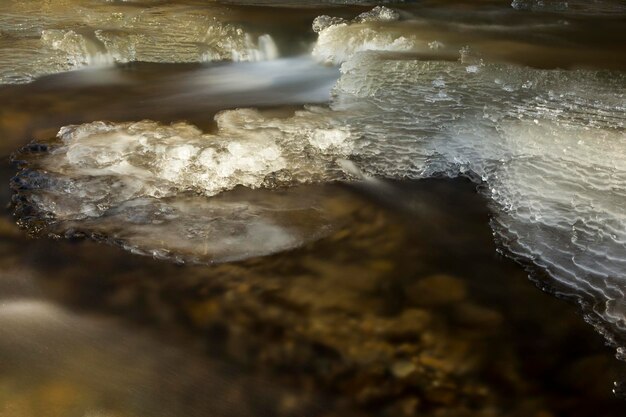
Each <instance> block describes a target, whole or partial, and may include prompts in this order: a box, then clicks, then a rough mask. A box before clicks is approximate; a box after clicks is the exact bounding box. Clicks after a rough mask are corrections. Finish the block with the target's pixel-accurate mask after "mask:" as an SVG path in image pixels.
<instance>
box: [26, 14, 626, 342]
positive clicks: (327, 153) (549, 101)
mask: <svg viewBox="0 0 626 417" xmlns="http://www.w3.org/2000/svg"><path fill="white" fill-rule="evenodd" d="M392 17H393V16H392ZM368 18H369V17H368ZM359 19H360V18H359ZM385 19H387V18H385ZM385 19H382V21H380V20H378V21H375V24H381V25H384V24H385V21H389V19H387V20H385ZM357 20H358V19H357ZM368 24H371V22H368ZM360 25H364V23H362V22H360V21H356V22H352V23H347V22H340V21H337V20H332V19H331V20H330V21H329V20H328V19H327V18H326V17H324V18H318V20H317V21H316V24H315V25H314V27H315V28H316V30H318V32H319V40H318V43H317V45H316V47H315V49H314V51H313V54H314V55H315V56H317V57H318V58H321V60H323V61H328V62H335V63H338V62H343V65H342V67H341V72H342V76H341V78H340V79H339V81H338V82H337V84H336V86H335V88H334V91H333V97H332V100H331V103H330V110H327V109H319V108H308V109H305V110H303V111H300V112H298V113H296V115H295V116H293V117H290V118H287V119H272V118H267V117H264V116H263V115H261V114H260V113H258V112H256V111H253V110H245V109H240V110H235V111H228V112H224V113H221V114H220V115H219V116H218V125H219V129H218V131H217V133H215V134H203V133H201V132H199V131H198V130H197V129H195V128H194V127H193V126H190V125H184V124H182V125H173V126H162V125H158V124H156V123H153V122H147V121H145V122H139V123H133V124H106V123H102V122H95V123H91V124H87V125H82V126H72V127H68V128H64V129H62V130H61V132H60V134H59V139H60V140H62V144H60V145H59V144H56V145H53V146H52V147H51V150H50V151H49V152H46V153H44V154H42V155H40V156H39V157H38V158H35V159H34V160H30V161H29V166H28V169H27V170H25V171H23V172H22V176H21V177H18V183H17V184H16V185H15V188H17V189H20V187H22V188H25V189H27V190H28V191H26V192H25V191H18V195H20V197H21V198H22V199H24V198H25V199H26V202H27V204H26V205H27V206H29V207H34V208H35V211H36V212H37V213H47V215H48V216H49V217H50V218H51V219H52V223H53V224H54V222H57V223H56V224H57V225H58V222H64V221H65V222H70V223H71V222H76V221H81V222H87V223H83V224H84V225H87V226H88V227H87V228H88V229H90V230H94V229H98V231H99V232H100V233H105V234H106V233H108V232H107V227H108V226H107V224H106V222H109V221H110V220H109V219H116V220H115V221H116V222H117V223H119V224H125V223H128V222H129V221H130V220H128V219H131V218H134V217H133V216H132V215H130V214H128V213H131V212H133V210H135V208H134V207H135V206H132V207H133V208H132V210H130V207H131V206H128V204H135V203H132V202H133V201H134V202H137V204H138V206H139V207H141V206H142V204H144V202H150V203H149V204H147V206H148V207H150V210H153V211H154V210H155V209H154V207H157V206H158V204H161V203H160V202H162V201H169V200H167V199H172V201H174V202H175V201H176V198H177V196H180V195H182V194H184V193H189V192H191V193H194V194H195V195H203V196H205V197H206V196H212V195H216V194H218V193H220V192H224V191H226V190H232V189H235V188H236V187H237V186H246V187H251V188H255V187H276V186H285V185H293V184H299V183H303V182H324V181H331V180H337V179H342V178H345V176H346V173H344V172H343V170H342V169H341V168H340V167H341V166H343V167H349V166H354V165H356V166H357V167H358V169H359V170H361V171H362V172H363V176H364V177H382V178H411V179H419V178H426V177H432V176H451V177H452V176H458V175H467V176H469V177H470V178H473V179H474V180H475V181H476V182H477V183H478V184H480V189H481V192H482V193H484V195H485V196H486V197H487V198H488V199H489V201H490V202H491V203H490V204H491V208H492V210H493V219H492V227H493V231H494V236H495V239H496V240H497V242H498V243H499V245H500V248H501V250H502V251H503V253H506V254H508V255H510V256H512V257H514V258H516V259H518V260H520V261H522V262H523V263H524V264H525V265H534V267H535V271H540V272H542V273H543V272H545V273H547V275H548V276H549V277H550V278H549V280H547V281H542V285H544V286H546V287H548V288H550V289H552V290H553V291H557V292H560V293H561V294H565V295H568V296H571V297H575V298H576V299H577V300H578V301H580V303H581V304H582V305H583V306H584V307H585V311H586V312H587V314H588V319H589V320H590V321H592V322H594V323H595V324H596V325H598V326H599V328H601V330H602V331H603V332H605V334H606V335H607V336H608V337H622V340H623V341H624V340H626V338H624V336H623V334H624V332H625V331H626V307H625V304H624V301H623V300H624V298H625V291H626V204H625V203H626V131H625V127H626V126H625V124H626V76H625V75H624V74H623V73H620V72H610V71H592V70H540V69H531V68H525V67H519V66H513V65H506V64H485V63H483V62H482V61H481V60H479V59H474V58H473V57H472V55H471V52H469V51H468V50H464V51H463V53H462V56H461V59H460V60H458V61H438V60H428V61H420V60H416V59H406V58H403V57H397V56H392V55H390V54H388V53H385V51H388V50H389V49H388V46H389V45H394V43H395V40H393V37H392V38H389V39H391V42H390V43H389V42H388V41H389V39H385V40H384V42H383V44H384V45H387V46H386V47H378V46H377V47H376V48H369V47H363V45H366V46H367V45H372V42H374V43H375V42H377V40H376V39H382V38H381V37H385V36H391V35H389V32H386V31H385V30H374V29H373V28H372V27H371V26H367V27H365V26H360ZM346 30H349V31H351V32H350V33H349V34H348V35H349V36H348V40H347V41H345V38H342V37H345V36H346V34H345V31H346ZM369 30H372V31H373V32H368V31H369ZM342 31H344V32H342ZM355 31H356V32H355ZM355 33H356V34H357V35H355ZM371 33H373V35H371V36H370V34H371ZM335 36H336V37H335ZM341 39H343V40H344V41H345V42H344V43H341V42H340V40H341ZM355 39H356V40H355ZM364 39H365V41H364ZM329 45H330V46H331V47H332V48H330V49H329ZM427 47H428V46H427ZM369 49H376V50H377V51H373V50H369ZM329 50H331V52H328V51H329ZM31 159H32V158H31ZM343 159H350V160H351V161H352V164H346V163H341V161H342V160H343ZM338 162H340V163H339V164H338ZM348 171H353V170H350V169H349V170H348ZM42 177H43V178H44V179H43V180H42ZM42 184H43V185H42ZM146 199H148V200H146ZM153 201H159V203H158V204H156V205H155V204H153ZM129 202H131V203H129ZM168 204H169V203H168ZM172 204H173V203H172ZM127 208H128V210H127ZM112 210H113V211H112ZM159 210H160V209H159ZM120 211H121V212H124V213H126V214H124V216H126V217H122V218H121V219H122V220H118V218H116V217H110V216H111V215H112V214H111V213H117V212H120ZM165 211H167V210H165ZM151 213H152V212H151ZM114 216H115V215H114ZM151 218H152V214H151V215H150V216H148V217H147V219H151ZM138 224H147V221H139V222H138ZM55 227H58V228H59V229H60V230H67V227H64V226H63V225H61V226H55ZM141 227H144V226H141ZM145 227H148V226H145ZM194 227H196V228H199V229H198V230H201V231H202V230H204V229H203V228H202V227H200V226H198V225H196V224H194ZM131 230H132V229H131ZM129 233H130V232H129ZM131 235H132V233H131ZM244 235H245V234H244ZM250 236H251V235H250ZM131 239H132V237H128V238H126V240H125V241H130V240H131ZM137 239H138V240H137V241H135V246H136V247H140V248H152V249H153V248H154V247H158V246H160V245H158V244H156V243H155V241H154V240H150V239H148V240H142V239H140V238H137ZM284 241H285V242H288V241H289V240H288V239H286V240H284ZM294 242H295V241H294ZM292 244H293V245H295V243H293V242H292V243H285V244H282V246H281V245H277V246H279V247H289V246H290V245H292ZM175 249H176V248H174V249H173V250H175ZM620 335H622V336H620ZM623 341H622V343H623ZM616 343H620V342H619V341H617V340H616Z"/></svg>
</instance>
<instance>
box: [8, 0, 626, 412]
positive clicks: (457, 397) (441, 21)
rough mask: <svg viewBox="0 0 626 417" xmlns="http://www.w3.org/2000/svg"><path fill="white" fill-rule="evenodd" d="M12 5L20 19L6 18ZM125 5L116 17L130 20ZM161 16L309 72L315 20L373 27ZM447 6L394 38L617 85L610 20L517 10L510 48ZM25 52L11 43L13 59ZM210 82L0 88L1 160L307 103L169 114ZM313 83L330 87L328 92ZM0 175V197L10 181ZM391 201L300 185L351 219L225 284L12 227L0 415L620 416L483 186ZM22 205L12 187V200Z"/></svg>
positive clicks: (152, 75) (396, 191) (596, 365)
mask: <svg viewBox="0 0 626 417" xmlns="http://www.w3.org/2000/svg"><path fill="white" fill-rule="evenodd" d="M10 3H11V4H18V3H19V2H7V3H4V4H3V7H5V8H6V7H8V6H7V5H9V4H10ZM43 3H44V4H45V7H44V8H42V9H41V10H39V12H43V13H44V14H47V17H48V18H51V19H53V20H54V19H59V20H58V21H55V22H54V23H53V24H54V25H59V26H61V27H62V26H63V25H64V24H66V23H67V22H64V19H69V17H67V16H69V15H71V10H72V9H73V7H74V5H75V3H81V5H83V6H85V5H88V6H89V7H95V8H96V9H98V10H100V11H101V10H103V9H106V8H107V7H112V5H110V4H108V2H107V4H98V5H97V6H94V4H93V2H84V1H80V2H79V1H76V2H74V1H64V2H43ZM88 3H89V4H88ZM129 3H130V4H122V3H116V4H115V8H119V9H124V10H128V9H133V10H135V11H136V10H138V8H139V5H137V4H132V2H129ZM152 3H155V4H157V5H159V6H162V7H165V8H166V6H168V5H169V4H171V3H176V4H178V5H179V6H180V5H183V6H185V5H189V6H190V7H191V10H194V11H197V12H198V13H204V12H206V10H212V11H213V12H216V11H217V12H219V14H220V15H221V17H222V18H223V19H225V20H224V21H225V22H228V23H232V24H242V25H243V26H244V27H245V28H246V29H249V30H250V31H251V33H254V34H259V33H264V32H268V31H269V30H270V29H271V30H273V32H272V33H273V35H274V36H275V37H276V42H277V44H278V46H279V47H280V48H281V51H282V52H283V53H285V54H293V55H298V54H300V53H304V52H308V49H309V48H310V42H311V41H312V40H314V38H315V35H314V34H313V32H312V31H311V30H310V24H311V21H312V20H313V18H315V17H316V16H318V15H320V14H323V13H326V14H332V15H334V16H340V17H345V18H351V17H353V16H355V15H356V14H358V13H360V12H362V11H365V10H368V9H370V8H371V6H367V7H362V6H337V7H335V6H324V7H323V8H320V7H313V6H311V5H310V4H306V5H302V3H298V4H296V2H290V4H287V5H283V6H282V7H269V8H268V7H260V6H259V7H257V6H254V7H252V6H248V5H242V3H243V2H225V3H239V4H238V5H232V4H231V5H228V6H224V5H219V6H218V5H216V4H214V3H212V2H203V1H190V2H168V1H157V2H152ZM208 3H210V4H208ZM252 3H255V4H257V5H258V4H261V3H267V2H263V1H256V2H252ZM434 3H436V5H435V6H438V5H441V4H443V3H454V6H456V7H458V8H457V9H451V8H450V9H446V8H443V9H439V8H437V7H434V8H433V7H432V6H433V2H425V3H410V4H405V5H401V6H399V8H401V9H403V10H405V11H407V12H410V13H415V14H416V15H417V16H418V17H419V18H420V19H422V20H420V19H417V21H416V22H413V23H411V24H407V25H406V26H405V27H404V28H403V30H406V32H407V33H419V34H420V35H424V36H426V35H427V36H429V37H436V38H439V39H441V40H442V41H445V42H447V43H448V44H450V45H453V46H454V48H456V47H457V46H461V45H462V44H465V43H471V44H473V45H475V50H476V51H477V52H478V54H479V56H481V57H483V58H484V59H490V60H496V61H500V60H503V61H507V62H514V63H518V64H524V65H533V66H539V67H568V68H571V67H594V68H616V69H624V68H626V60H625V59H626V58H625V55H624V54H623V52H621V51H622V48H623V42H624V32H623V24H622V23H623V21H622V20H620V19H621V18H619V17H616V16H610V15H602V16H596V17H585V16H580V15H568V16H567V20H568V22H569V23H568V24H567V25H565V24H563V25H560V24H557V25H555V26H553V27H552V28H551V29H549V30H547V31H546V32H542V36H534V35H535V34H533V32H534V29H532V27H533V26H532V25H541V24H544V23H546V22H547V23H554V20H555V19H556V18H555V16H554V14H553V13H551V12H549V11H543V12H541V11H540V12H537V13H535V14H531V13H525V12H524V13H521V14H517V15H515V18H511V17H510V11H508V10H507V13H504V14H502V19H500V20H499V21H498V23H501V24H502V25H504V26H505V30H503V29H502V28H499V27H498V25H493V24H492V25H487V26H485V25H480V23H481V22H483V21H484V20H493V19H494V18H493V17H489V16H491V14H490V13H491V12H493V10H492V9H489V8H487V12H486V13H482V12H481V11H484V10H483V9H482V8H481V7H476V6H474V5H473V4H472V5H468V4H469V3H463V4H462V5H459V4H457V3H458V2H439V1H438V2H434ZM32 4H33V2H24V5H25V6H24V7H26V6H29V5H30V6H32ZM480 4H482V5H486V4H487V5H493V4H495V3H494V2H480ZM295 6H298V7H295ZM85 7H87V6H85ZM500 9H501V8H500ZM500 9H497V10H500ZM185 10H186V11H187V10H188V9H185ZM459 10H461V12H460V11H459ZM11 18H12V17H11V16H9V14H8V13H6V14H4V16H3V19H5V20H10V19H11ZM454 19H460V22H459V21H454V22H452V21H453V20H454ZM26 20H27V21H28V16H26ZM496 20H497V18H496ZM557 20H558V19H557ZM30 22H31V23H33V24H36V23H37V22H36V21H35V19H33V20H32V21H30ZM520 22H521V23H520ZM96 23H97V22H96ZM556 23H558V21H557V22H556ZM524 24H527V26H524ZM506 25H513V26H515V27H514V30H509V29H510V27H507V26H506ZM598 25H601V26H602V30H598ZM91 29H92V28H90V29H89V30H91ZM531 35H532V36H531ZM13 41H14V40H13V38H9V37H7V36H6V34H5V29H2V31H0V45H1V46H2V47H3V48H5V47H8V46H10V45H11V44H12V43H13ZM2 56H4V55H2V54H0V57H2ZM442 57H443V58H446V59H448V58H449V57H446V56H444V55H443V53H442V55H441V56H439V58H442ZM422 58H423V57H422ZM454 59H456V57H455V58H454ZM218 67H219V64H210V65H209V64H198V63H185V64H173V65H166V64H155V63H129V64H126V65H124V66H118V67H112V68H107V69H99V70H95V71H93V72H79V73H70V74H60V75H53V76H50V77H47V78H43V79H40V80H37V81H35V82H33V83H32V84H28V85H20V86H1V87H0V101H2V102H3V103H5V105H3V106H2V107H1V108H0V137H1V138H2V141H1V142H0V156H1V157H2V158H3V161H5V162H6V160H7V159H8V156H9V155H10V154H11V153H12V152H13V151H15V150H16V149H17V148H19V147H20V146H23V145H25V144H26V143H28V142H29V141H30V140H32V139H36V140H37V139H39V140H41V139H47V138H50V137H52V136H54V135H55V134H56V132H57V131H58V129H59V127H61V126H63V125H66V124H70V123H83V122H88V121H93V120H113V121H122V120H138V119H142V118H151V119H156V120H159V121H162V122H170V121H176V120H188V121H190V122H191V123H194V124H196V125H197V126H199V127H200V128H202V129H203V130H206V131H209V130H211V129H212V128H213V127H214V126H213V119H212V116H213V115H214V114H215V113H216V112H217V111H219V110H222V109H224V108H235V107H245V106H258V107H261V108H262V111H263V112H267V113H269V114H272V115H275V116H287V115H290V114H292V113H293V111H294V110H295V109H299V108H300V106H301V105H302V104H304V103H305V102H307V101H306V100H302V99H297V100H296V99H294V98H293V97H294V96H295V93H294V89H293V86H281V88H276V85H272V87H273V88H267V89H265V90H263V89H261V90H259V91H255V92H254V94H252V93H250V92H249V91H244V92H240V93H239V94H234V95H233V94H231V95H220V94H217V93H214V92H212V91H210V89H209V90H208V91H207V92H206V94H205V95H203V96H201V97H200V98H198V97H194V99H193V100H189V99H188V98H185V97H183V98H182V99H181V97H179V96H178V94H180V92H181V90H182V88H183V87H184V86H185V84H184V80H189V79H190V78H193V77H196V76H199V75H202V74H205V73H206V71H210V70H211V68H218ZM225 68H226V69H227V71H235V69H236V68H241V67H238V66H232V67H229V66H227V67H225ZM329 71H331V70H329ZM317 76H318V77H319V79H321V80H325V82H329V81H332V80H333V77H336V73H333V74H329V73H324V74H321V73H320V74H317ZM307 78H312V75H311V73H310V72H307V71H303V74H302V80H304V79H307ZM302 80H301V81H302ZM296 90H297V88H296ZM296 92H297V91H296ZM272 94H276V96H272ZM272 97H273V98H272ZM285 97H288V99H286V98H285ZM7 103H8V104H7ZM7 165H8V164H4V167H3V168H2V170H0V180H1V181H4V184H8V182H9V178H10V177H11V176H12V175H13V174H14V169H13V168H8V167H7ZM390 190H391V191H390V192H388V193H382V194H381V193H380V192H378V191H377V190H375V189H371V188H368V186H359V185H358V184H353V185H352V186H342V185H336V184H335V185H328V186H323V187H319V186H305V187H303V192H305V193H310V194H311V195H314V196H315V197H317V198H319V199H323V200H324V201H325V204H324V205H323V206H324V210H327V211H328V213H330V214H332V215H334V216H335V217H336V218H340V219H341V221H340V222H338V224H337V227H336V228H335V229H334V230H333V232H332V233H331V234H330V235H328V236H326V237H325V238H323V239H321V240H319V241H317V242H313V243H310V244H307V245H306V246H305V247H303V248H300V249H297V250H293V251H289V252H286V253H282V254H277V255H273V256H270V257H264V258H254V259H250V260H247V261H241V262H236V263H230V264H220V265H213V266H177V265H173V264H170V263H166V262H157V261H154V260H151V259H148V258H143V257H139V256H134V255H131V254H128V253H126V252H124V251H122V250H119V249H116V248H113V247H109V246H106V245H99V244H96V243H93V242H87V241H80V240H78V241H71V242H67V241H53V240H47V239H39V240H34V239H30V238H28V237H27V236H26V235H25V233H24V232H23V231H20V230H18V229H17V227H16V226H15V225H14V219H12V218H10V217H9V216H8V214H5V215H3V216H2V217H0V416H1V417H30V416H33V417H34V416H37V417H39V416H44V417H48V416H49V417H69V416H83V417H96V416H98V417H104V416H107V417H113V416H116V417H131V416H132V417H152V416H155V417H157V416H180V417H182V416H184V417H193V416H238V417H239V416H259V415H267V416H282V415H285V416H292V415H293V416H296V415H297V416H301V415H315V416H342V417H346V416H351V415H355V416H360V415H384V416H394V417H396V416H398V417H401V416H411V415H427V416H431V415H432V416H454V417H459V416H520V417H521V416H524V417H527V416H532V417H550V416H568V417H583V416H600V415H602V416H620V415H622V414H623V402H620V401H619V400H617V399H615V398H613V397H612V396H611V394H610V388H611V383H612V381H613V380H615V379H620V377H621V366H620V364H618V363H617V361H616V360H615V359H614V358H612V356H611V350H610V349H609V348H607V347H605V346H603V345H602V342H601V340H600V336H599V335H596V334H595V333H593V331H592V330H591V328H590V327H588V326H587V325H586V324H585V323H583V320H582V319H581V318H580V317H578V316H577V315H576V314H575V313H574V307H573V306H571V305H569V304H566V303H564V302H562V301H560V300H558V299H556V298H552V297H551V296H549V295H546V294H544V293H541V292H540V291H538V290H537V289H536V288H535V287H534V286H533V284H532V283H530V282H528V280H527V275H526V272H525V271H523V270H522V269H521V267H519V266H518V265H515V264H513V263H512V262H509V261H505V260H504V259H502V258H500V257H499V256H497V255H496V252H495V247H494V244H493V242H492V236H491V233H490V231H489V228H488V221H489V211H488V208H487V205H486V202H485V201H483V200H482V199H481V198H480V197H479V196H478V194H476V192H475V190H474V186H473V185H471V184H470V183H468V182H465V181H462V180H457V181H450V180H429V181H420V182H416V183H415V182H413V183H411V182H397V183H393V184H390ZM9 194H10V193H9V190H8V187H6V186H5V187H2V188H0V202H2V203H3V204H5V205H6V204H7V203H8V201H9V199H10V195H9ZM252 194H254V193H253V192H252ZM400 196H401V197H400ZM537 280H538V281H537V282H538V284H539V285H541V277H540V276H539V277H537Z"/></svg>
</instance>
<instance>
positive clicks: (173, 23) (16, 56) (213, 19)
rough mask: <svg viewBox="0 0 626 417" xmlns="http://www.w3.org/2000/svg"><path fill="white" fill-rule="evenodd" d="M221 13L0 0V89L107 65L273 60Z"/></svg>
mask: <svg viewBox="0 0 626 417" xmlns="http://www.w3.org/2000/svg"><path fill="white" fill-rule="evenodd" d="M220 17H221V9H220V8H219V7H218V6H214V7H213V8H212V9H206V8H194V7H189V6H184V5H174V4H169V5H165V4H164V5H159V4H150V3H147V4H144V5H137V6H134V7H129V6H128V5H124V4H123V3H121V4H116V3H113V2H92V1H87V0H58V1H55V2H48V1H43V0H25V1H14V0H9V1H3V2H1V4H0V28H1V35H0V84H4V83H15V82H27V81H31V80H32V79H33V78H35V77H37V76H40V75H45V74H51V73H57V72H62V71H68V70H72V69H77V68H82V67H85V66H93V65H104V64H112V63H114V62H120V63H125V62H131V61H144V62H204V61H219V60H231V59H232V60H237V61H256V60H264V59H273V58H276V57H277V56H278V49H277V47H276V45H275V43H274V41H273V39H272V38H271V37H270V36H269V35H263V34H261V35H260V36H259V34H256V35H253V34H250V33H247V32H246V31H245V30H244V28H242V27H240V26H238V25H235V24H231V23H225V22H222V21H220Z"/></svg>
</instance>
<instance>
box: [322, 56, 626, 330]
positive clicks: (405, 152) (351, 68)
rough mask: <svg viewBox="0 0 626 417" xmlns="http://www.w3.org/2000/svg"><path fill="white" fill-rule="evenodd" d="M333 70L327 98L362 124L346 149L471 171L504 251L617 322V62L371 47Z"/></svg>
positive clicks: (623, 156) (419, 173)
mask: <svg viewBox="0 0 626 417" xmlns="http://www.w3.org/2000/svg"><path fill="white" fill-rule="evenodd" d="M342 70H343V72H344V74H343V76H342V77H341V79H340V80H339V82H338V84H337V87H336V91H335V100H334V102H333V108H334V109H336V110H341V111H342V112H343V113H345V114H350V115H351V116H350V118H349V122H348V123H349V124H350V125H351V126H363V125H365V124H366V125H367V127H368V128H367V130H364V131H362V132H359V134H360V137H361V139H360V141H359V142H357V144H356V145H355V150H354V153H353V156H354V157H355V158H358V160H360V161H362V162H361V164H362V166H361V168H362V169H363V170H365V171H366V172H367V173H369V174H370V175H377V176H383V177H410V178H421V177H428V176H433V175H447V176H455V175H458V174H467V175H470V176H472V177H475V178H476V179H477V180H479V181H480V182H482V183H483V184H484V186H483V193H484V194H485V195H486V196H487V197H489V199H490V200H491V202H492V208H493V212H494V218H493V222H492V226H493V228H494V233H495V236H496V239H497V240H498V241H499V243H500V244H501V245H502V247H503V248H504V249H505V252H506V253H508V254H510V255H512V256H514V257H516V258H518V259H522V260H524V261H525V262H528V263H533V264H535V265H537V266H538V267H540V269H541V270H542V271H546V272H547V273H548V274H549V275H550V276H551V277H552V278H553V279H554V280H556V281H558V282H559V284H558V285H554V284H552V288H559V290H561V291H564V292H566V293H568V294H570V295H575V296H576V297H578V298H579V300H580V301H581V302H582V303H585V304H592V305H590V306H589V307H592V308H593V309H594V310H595V312H596V313H597V314H599V315H600V316H601V317H602V319H603V321H604V323H609V327H611V328H613V329H615V328H620V329H622V330H626V310H625V309H624V305H623V303H622V302H621V301H620V300H622V299H623V298H624V294H625V291H626V282H625V281H624V280H625V278H626V276H625V274H626V272H625V271H626V207H625V206H624V202H625V201H626V186H625V184H626V151H625V149H626V133H625V130H624V128H625V126H624V125H625V123H626V79H625V77H624V75H623V74H620V73H611V72H602V71H583V70H578V71H560V70H552V71H547V70H536V69H528V68H519V67H514V66H507V65H471V66H468V65H466V64H464V63H462V62H454V63H451V62H433V61H430V62H420V61H412V60H393V59H388V57H385V56H384V55H380V54H375V53H367V54H360V55H359V56H357V57H355V59H353V60H351V61H349V62H347V63H346V64H344V66H343V68H342ZM351 109H354V110H355V111H350V110H351ZM594 304H595V305H594Z"/></svg>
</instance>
